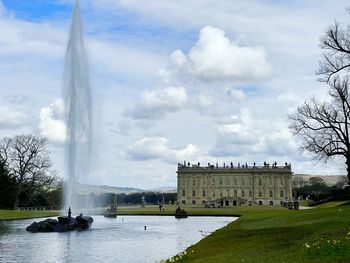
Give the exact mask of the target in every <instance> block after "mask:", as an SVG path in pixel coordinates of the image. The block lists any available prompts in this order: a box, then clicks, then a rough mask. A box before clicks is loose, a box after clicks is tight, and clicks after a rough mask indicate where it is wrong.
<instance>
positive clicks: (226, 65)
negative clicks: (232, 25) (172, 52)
mask: <svg viewBox="0 0 350 263" xmlns="http://www.w3.org/2000/svg"><path fill="white" fill-rule="evenodd" d="M177 54H181V53H180V52H177ZM177 57H180V56H179V55H178V56H177ZM179 60H180V61H181V63H182V65H183V64H184V63H185V62H186V60H185V59H179V58H178V59H177V60H176V61H179ZM188 60H189V63H188V67H189V69H190V70H191V72H192V73H193V74H194V75H195V76H197V77H199V78H201V79H204V80H235V81H237V80H239V81H250V82H251V81H257V80H261V79H264V78H266V77H267V76H269V75H270V73H271V66H270V64H269V63H268V62H267V58H266V54H265V51H264V50H263V49H262V48H257V47H242V46H239V45H238V44H237V43H235V42H233V41H231V40H230V39H228V38H227V37H226V36H225V31H223V30H221V29H219V28H215V27H211V26H206V27H204V28H203V29H202V30H201V31H200V33H199V39H198V42H197V43H196V45H195V46H194V47H192V48H191V50H190V52H189V54H188ZM178 65H181V64H178Z"/></svg>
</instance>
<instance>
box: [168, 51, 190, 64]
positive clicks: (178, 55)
mask: <svg viewBox="0 0 350 263" xmlns="http://www.w3.org/2000/svg"><path fill="white" fill-rule="evenodd" d="M170 61H171V62H172V63H173V64H174V65H175V66H178V67H182V66H184V65H185V64H186V63H187V57H186V55H185V54H184V53H183V52H182V51H181V50H179V49H177V50H175V51H174V52H172V53H171V54H170Z"/></svg>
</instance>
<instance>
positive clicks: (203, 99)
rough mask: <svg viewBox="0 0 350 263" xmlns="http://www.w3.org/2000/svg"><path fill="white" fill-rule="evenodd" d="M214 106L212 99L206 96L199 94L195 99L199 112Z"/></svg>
mask: <svg viewBox="0 0 350 263" xmlns="http://www.w3.org/2000/svg"><path fill="white" fill-rule="evenodd" d="M213 105H214V101H213V98H212V97H211V96H209V95H207V94H199V95H198V97H197V106H198V107H199V109H200V110H207V109H209V108H211V107H212V106H213Z"/></svg>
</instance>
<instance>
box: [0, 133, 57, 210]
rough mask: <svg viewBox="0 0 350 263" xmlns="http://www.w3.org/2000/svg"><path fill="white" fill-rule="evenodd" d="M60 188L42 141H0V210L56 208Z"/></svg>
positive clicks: (22, 137)
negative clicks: (30, 207) (51, 206)
mask: <svg viewBox="0 0 350 263" xmlns="http://www.w3.org/2000/svg"><path fill="white" fill-rule="evenodd" d="M60 188H62V182H61V180H60V179H59V178H58V177H57V173H56V172H55V171H54V170H52V163H51V160H50V156H49V151H48V140H47V139H46V138H44V137H42V136H37V135H19V136H14V137H5V138H3V139H1V140H0V208H14V207H21V206H47V205H57V203H59V202H60V196H59V195H60V192H61V190H60ZM54 203H55V204H54Z"/></svg>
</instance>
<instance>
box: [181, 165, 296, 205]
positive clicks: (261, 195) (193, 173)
mask: <svg viewBox="0 0 350 263" xmlns="http://www.w3.org/2000/svg"><path fill="white" fill-rule="evenodd" d="M177 200H178V202H179V204H186V205H191V204H192V205H211V204H212V205H213V204H214V203H215V204H220V205H222V206H236V205H281V204H282V203H283V202H291V201H293V198H292V169H291V165H290V164H287V163H285V165H284V166H277V163H276V162H275V163H274V164H273V165H269V164H267V163H264V165H263V166H256V165H255V163H254V165H253V166H248V165H247V164H245V165H240V164H238V166H234V165H233V163H231V164H230V165H225V164H224V165H223V166H221V167H220V166H218V164H216V165H210V163H208V165H207V166H200V163H198V164H192V165H191V164H190V163H188V164H186V162H184V164H178V169H177Z"/></svg>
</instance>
